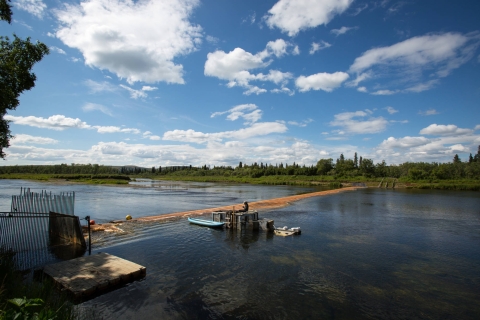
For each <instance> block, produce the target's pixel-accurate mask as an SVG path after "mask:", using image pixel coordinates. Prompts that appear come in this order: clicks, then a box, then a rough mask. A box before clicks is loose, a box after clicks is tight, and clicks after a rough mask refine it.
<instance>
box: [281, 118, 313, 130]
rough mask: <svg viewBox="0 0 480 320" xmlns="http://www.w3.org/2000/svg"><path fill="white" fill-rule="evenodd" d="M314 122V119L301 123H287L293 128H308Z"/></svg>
mask: <svg viewBox="0 0 480 320" xmlns="http://www.w3.org/2000/svg"><path fill="white" fill-rule="evenodd" d="M311 122H313V119H310V118H309V119H307V120H303V121H301V122H297V121H288V122H287V123H288V124H289V125H291V126H297V127H302V128H303V127H306V126H307V125H308V124H309V123H311Z"/></svg>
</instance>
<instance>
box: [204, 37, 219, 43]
mask: <svg viewBox="0 0 480 320" xmlns="http://www.w3.org/2000/svg"><path fill="white" fill-rule="evenodd" d="M205 40H207V42H209V43H211V44H217V43H218V42H219V41H220V39H218V38H215V37H213V36H206V37H205Z"/></svg>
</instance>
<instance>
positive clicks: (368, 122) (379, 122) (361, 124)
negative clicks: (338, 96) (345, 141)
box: [330, 111, 388, 134]
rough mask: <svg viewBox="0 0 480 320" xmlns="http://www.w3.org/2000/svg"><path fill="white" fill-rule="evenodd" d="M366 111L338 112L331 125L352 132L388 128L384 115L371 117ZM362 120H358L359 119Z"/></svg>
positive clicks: (376, 131)
mask: <svg viewBox="0 0 480 320" xmlns="http://www.w3.org/2000/svg"><path fill="white" fill-rule="evenodd" d="M368 115H369V113H368V112H365V111H356V112H343V113H339V114H336V115H335V116H334V120H333V121H331V122H330V125H331V126H334V127H340V128H342V131H344V132H346V133H350V134H367V133H378V132H382V131H384V130H385V129H386V127H387V124H388V121H387V120H385V119H384V118H383V117H378V118H374V117H369V118H368V119H365V120H363V119H364V118H365V117H367V116H368ZM359 118H360V119H361V120H358V119H359Z"/></svg>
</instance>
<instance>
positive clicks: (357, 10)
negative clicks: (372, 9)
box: [352, 3, 368, 16]
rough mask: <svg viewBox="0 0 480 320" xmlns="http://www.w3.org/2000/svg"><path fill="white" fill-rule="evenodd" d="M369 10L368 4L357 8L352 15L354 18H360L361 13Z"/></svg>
mask: <svg viewBox="0 0 480 320" xmlns="http://www.w3.org/2000/svg"><path fill="white" fill-rule="evenodd" d="M367 8H368V4H366V3H365V4H364V5H363V6H361V7H358V8H356V9H355V12H354V13H352V16H358V15H359V14H360V12H362V11H363V10H365V9H367Z"/></svg>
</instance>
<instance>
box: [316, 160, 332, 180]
mask: <svg viewBox="0 0 480 320" xmlns="http://www.w3.org/2000/svg"><path fill="white" fill-rule="evenodd" d="M332 169H333V159H331V158H330V159H320V160H318V162H317V174H319V175H322V176H324V175H326V174H327V173H328V172H329V171H330V170H332Z"/></svg>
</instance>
